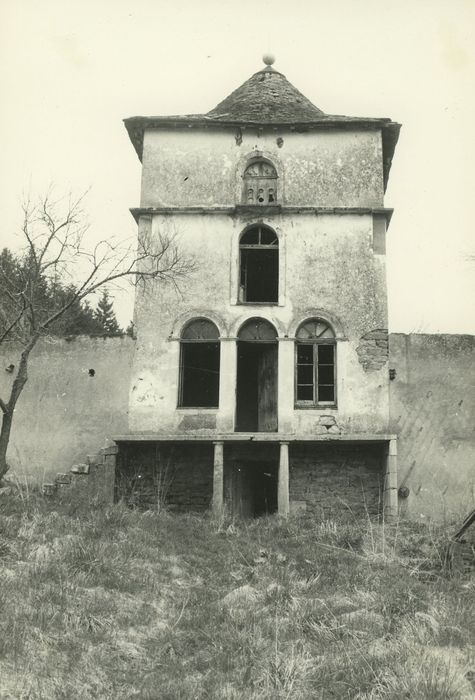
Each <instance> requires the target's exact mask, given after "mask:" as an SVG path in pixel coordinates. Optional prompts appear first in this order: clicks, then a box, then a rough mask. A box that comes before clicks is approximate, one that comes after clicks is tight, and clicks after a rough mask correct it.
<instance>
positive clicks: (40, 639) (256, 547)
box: [0, 493, 475, 700]
mask: <svg viewBox="0 0 475 700" xmlns="http://www.w3.org/2000/svg"><path fill="white" fill-rule="evenodd" d="M2 503H3V502H2ZM447 532H448V530H447V529H445V530H444V528H442V527H435V526H430V525H420V524H417V525H414V524H410V523H403V522H401V523H398V524H397V525H394V526H393V525H391V526H390V525H388V524H387V523H386V524H378V523H373V522H371V521H369V520H368V519H366V520H364V521H358V520H355V521H354V522H351V523H348V522H345V523H339V522H337V521H326V522H322V523H315V522H312V521H310V520H307V519H305V518H302V519H296V520H290V521H289V522H282V521H280V520H279V519H277V518H262V519H259V520H257V521H249V522H240V523H236V522H235V523H230V522H228V521H226V520H225V519H222V520H221V521H219V522H215V521H213V520H211V519H208V518H206V517H201V516H195V515H184V516H171V515H170V514H169V513H167V512H166V511H163V510H162V511H160V512H153V511H147V512H140V511H136V510H131V509H128V508H126V507H124V506H123V505H120V504H118V505H116V506H113V507H110V508H106V509H102V510H100V509H96V510H94V511H91V512H86V511H83V512H78V511H77V510H75V509H74V508H72V507H70V506H68V504H56V505H51V504H48V503H45V501H44V500H42V499H39V498H36V497H35V495H34V493H33V494H32V493H30V495H29V497H25V495H24V494H23V495H21V496H20V495H17V496H15V497H13V498H12V499H9V501H8V504H7V505H6V507H5V508H4V510H3V512H2V513H1V514H0V698H2V700H3V699H5V700H7V699H9V698H10V699H12V700H13V699H15V700H22V699H23V698H24V699H25V700H26V698H28V699H30V700H36V699H38V700H40V699H41V700H42V699H45V700H46V699H47V700H65V699H68V698H72V699H74V700H92V699H94V700H96V699H97V698H101V700H122V699H123V700H125V699H129V698H140V699H141V700H147V699H149V700H158V699H160V700H162V699H163V700H180V699H183V700H185V699H186V700H189V699H190V698H193V699H195V698H196V699H198V700H199V699H201V698H203V699H205V698H206V699H208V698H213V699H214V698H216V699H217V700H222V699H223V700H238V699H239V700H241V698H246V700H280V699H282V700H283V699H284V698H285V699H288V700H290V699H295V700H297V699H302V700H307V699H308V698H317V699H318V698H322V699H324V700H331V699H332V698H335V699H337V698H338V699H339V698H348V700H350V699H354V698H357V699H359V700H363V699H366V700H386V699H388V700H396V699H397V700H399V698H404V697H407V698H417V700H425V699H427V700H438V699H440V700H442V698H443V699H444V700H447V699H448V700H451V699H453V700H455V699H457V700H464V699H465V698H467V700H468V698H471V697H473V695H474V687H473V678H474V677H475V673H474V666H473V646H471V645H472V644H473V640H472V634H473V629H474V628H475V610H474V596H473V592H474V588H473V585H472V584H471V583H470V581H469V580H468V579H467V578H463V577H461V576H454V575H451V574H450V572H447V571H446V569H445V568H444V549H445V546H446V541H447Z"/></svg>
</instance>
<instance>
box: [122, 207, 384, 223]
mask: <svg viewBox="0 0 475 700" xmlns="http://www.w3.org/2000/svg"><path fill="white" fill-rule="evenodd" d="M393 211H394V209H389V208H387V207H295V206H284V205H280V204H276V205H272V206H267V207H263V206H260V205H256V206H254V207H253V206H249V205H244V206H243V205H237V206H231V207H206V206H203V207H133V208H131V209H130V213H131V214H132V216H133V217H134V219H135V221H136V222H137V223H138V221H139V218H140V217H141V216H154V215H155V214H162V215H173V214H195V215H196V214H202V215H210V214H226V215H228V216H249V215H251V216H254V217H261V218H262V217H263V216H265V217H269V216H276V215H282V216H285V215H286V214H315V216H325V215H329V214H330V215H335V214H336V215H348V214H349V215H351V214H354V215H358V216H363V215H367V214H370V215H379V216H384V218H385V219H386V223H387V224H388V226H389V222H390V221H391V217H392V214H393Z"/></svg>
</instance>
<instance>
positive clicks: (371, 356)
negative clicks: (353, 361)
mask: <svg viewBox="0 0 475 700" xmlns="http://www.w3.org/2000/svg"><path fill="white" fill-rule="evenodd" d="M356 352H357V353H358V359H359V361H360V364H361V365H363V369H364V371H365V372H373V371H376V370H379V369H381V367H383V366H384V365H385V364H386V363H387V362H388V359H389V342H388V331H387V329H386V328H377V329H375V330H374V331H369V333H366V334H365V335H363V336H362V337H361V338H360V344H359V345H358V347H357V348H356Z"/></svg>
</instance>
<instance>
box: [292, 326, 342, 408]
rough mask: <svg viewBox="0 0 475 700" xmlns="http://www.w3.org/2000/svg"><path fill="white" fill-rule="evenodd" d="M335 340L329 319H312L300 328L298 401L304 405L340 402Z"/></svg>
mask: <svg viewBox="0 0 475 700" xmlns="http://www.w3.org/2000/svg"><path fill="white" fill-rule="evenodd" d="M335 348H336V346H335V341H334V333H333V330H332V328H331V327H330V325H329V324H328V323H326V322H325V321H322V320H320V319H312V320H310V321H306V322H305V323H303V324H302V325H301V326H300V327H299V329H298V331H297V345H296V401H297V404H300V405H308V406H316V405H328V404H334V403H335V402H336V387H335Z"/></svg>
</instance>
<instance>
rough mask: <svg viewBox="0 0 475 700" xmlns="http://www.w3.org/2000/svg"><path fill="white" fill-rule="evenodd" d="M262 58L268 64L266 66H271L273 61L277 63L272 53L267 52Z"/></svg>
mask: <svg viewBox="0 0 475 700" xmlns="http://www.w3.org/2000/svg"><path fill="white" fill-rule="evenodd" d="M262 60H263V61H264V63H265V64H266V66H271V65H272V64H273V63H275V56H273V55H272V54H271V53H265V54H264V55H263V57H262Z"/></svg>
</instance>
